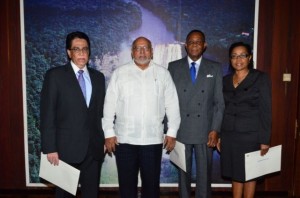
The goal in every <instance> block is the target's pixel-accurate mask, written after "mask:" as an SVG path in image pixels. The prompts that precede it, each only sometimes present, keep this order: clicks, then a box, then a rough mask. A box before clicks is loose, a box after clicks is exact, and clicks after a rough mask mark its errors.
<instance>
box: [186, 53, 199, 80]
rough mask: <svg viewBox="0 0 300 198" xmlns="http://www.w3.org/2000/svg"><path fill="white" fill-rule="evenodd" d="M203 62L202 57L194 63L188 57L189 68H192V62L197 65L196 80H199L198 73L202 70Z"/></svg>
mask: <svg viewBox="0 0 300 198" xmlns="http://www.w3.org/2000/svg"><path fill="white" fill-rule="evenodd" d="M201 60H202V56H201V57H200V58H199V59H198V60H196V61H193V60H192V59H191V58H190V57H189V56H188V62H189V67H190V68H191V63H192V62H194V63H195V68H196V78H197V76H198V72H199V69H200V64H201Z"/></svg>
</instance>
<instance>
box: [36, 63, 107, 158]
mask: <svg viewBox="0 0 300 198" xmlns="http://www.w3.org/2000/svg"><path fill="white" fill-rule="evenodd" d="M88 71H89V75H90V79H91V84H92V95H91V100H90V104H89V107H87V105H86V102H85V99H84V96H83V94H82V92H81V89H80V86H79V83H78V81H77V78H76V75H75V73H74V70H73V68H72V66H71V64H70V63H68V64H66V65H64V66H60V67H55V68H52V69H50V70H48V71H47V72H46V75H45V80H44V83H43V88H42V92H41V103H40V104H41V107H40V108H41V109H40V113H41V114H40V119H41V137H42V139H41V141H42V142H41V145H42V152H43V153H44V154H47V153H52V152H58V155H59V158H60V159H61V160H63V161H66V162H68V163H80V162H81V161H83V159H84V157H85V156H86V154H87V151H88V148H90V150H91V151H92V155H93V157H94V158H95V159H97V160H103V157H104V133H103V130H102V124H101V119H102V117H103V103H104V96H105V80H104V75H103V74H102V73H100V72H98V71H96V70H94V69H91V68H88Z"/></svg>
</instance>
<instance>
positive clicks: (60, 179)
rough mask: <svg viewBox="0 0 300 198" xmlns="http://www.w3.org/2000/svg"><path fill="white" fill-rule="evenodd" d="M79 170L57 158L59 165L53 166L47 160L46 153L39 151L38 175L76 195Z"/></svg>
mask: <svg viewBox="0 0 300 198" xmlns="http://www.w3.org/2000/svg"><path fill="white" fill-rule="evenodd" d="M79 174H80V171H79V170H78V169H76V168H74V167H72V166H70V165H69V164H67V163H65V162H63V161H62V160H59V165H58V166H54V165H52V164H50V162H49V161H48V160H47V155H45V154H43V153H41V164H40V174H39V176H40V177H41V178H43V179H45V180H47V181H49V182H51V183H53V184H54V185H56V186H59V187H60V188H62V189H64V190H65V191H68V192H69V193H71V194H73V195H76V191H77V186H78V181H79Z"/></svg>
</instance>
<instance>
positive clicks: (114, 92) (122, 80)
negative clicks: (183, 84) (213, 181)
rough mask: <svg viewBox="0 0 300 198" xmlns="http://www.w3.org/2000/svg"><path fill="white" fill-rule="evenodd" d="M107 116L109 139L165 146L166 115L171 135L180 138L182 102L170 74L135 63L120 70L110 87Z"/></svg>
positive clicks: (106, 128) (153, 64) (104, 120)
mask: <svg viewBox="0 0 300 198" xmlns="http://www.w3.org/2000/svg"><path fill="white" fill-rule="evenodd" d="M103 113H104V116H103V119H102V126H103V130H104V134H105V138H109V137H113V136H116V137H117V141H118V142H119V143H128V144H134V145H150V144H160V143H163V138H164V133H163V132H164V131H163V120H164V116H165V114H167V118H168V131H167V135H168V136H171V137H176V135H177V130H178V128H179V125H180V112H179V102H178V96H177V91H176V87H175V85H174V82H173V80H172V77H171V75H170V73H169V71H168V70H167V69H166V68H164V67H162V66H159V65H157V64H155V63H153V62H150V64H149V66H148V68H146V69H145V70H142V69H140V68H139V67H138V66H137V65H135V63H134V62H133V61H132V62H130V63H128V64H126V65H123V66H121V67H119V68H117V69H116V70H115V71H114V72H113V74H112V77H111V80H110V82H109V84H108V87H107V91H106V96H105V102H104V112H103ZM115 118H116V119H115Z"/></svg>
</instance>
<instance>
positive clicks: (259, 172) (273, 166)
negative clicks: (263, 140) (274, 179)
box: [245, 145, 282, 181]
mask: <svg viewBox="0 0 300 198" xmlns="http://www.w3.org/2000/svg"><path fill="white" fill-rule="evenodd" d="M281 149H282V145H278V146H274V147H271V148H269V151H268V153H267V154H266V155H264V156H261V155H260V150H258V151H254V152H251V153H246V154H245V172H246V181H248V180H250V179H254V178H257V177H260V176H263V175H266V174H269V173H273V172H277V171H280V170H281Z"/></svg>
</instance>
